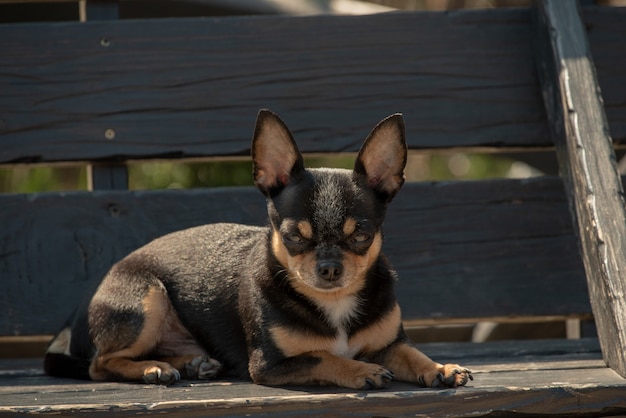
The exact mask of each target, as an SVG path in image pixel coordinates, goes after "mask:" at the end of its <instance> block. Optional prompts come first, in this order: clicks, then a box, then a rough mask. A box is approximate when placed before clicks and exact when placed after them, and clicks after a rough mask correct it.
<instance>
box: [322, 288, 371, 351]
mask: <svg viewBox="0 0 626 418" xmlns="http://www.w3.org/2000/svg"><path fill="white" fill-rule="evenodd" d="M316 303H317V305H318V306H319V308H320V309H321V310H322V312H323V313H324V316H325V317H326V320H327V321H328V324H329V325H330V326H332V327H333V328H335V329H336V330H337V337H336V338H335V341H334V342H333V345H332V349H331V352H332V353H333V354H335V355H336V356H340V357H345V358H353V357H354V356H355V355H356V354H357V353H358V352H359V351H361V348H362V347H360V346H354V345H353V346H351V345H350V343H349V341H348V333H347V325H348V322H349V321H350V319H351V318H353V317H354V316H356V315H357V314H358V313H359V308H360V307H359V300H358V299H357V297H356V296H354V295H351V296H346V297H343V298H341V299H338V300H317V301H316Z"/></svg>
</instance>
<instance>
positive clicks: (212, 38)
mask: <svg viewBox="0 0 626 418" xmlns="http://www.w3.org/2000/svg"><path fill="white" fill-rule="evenodd" d="M529 16H530V14H529V11H528V10H511V9H507V10H496V11H493V10H490V11H459V12H450V13H410V12H407V13H391V14H379V15H371V16H328V15H327V16H308V17H286V16H272V17H267V16H266V17H233V18H195V19H193V18H191V19H158V20H145V21H136V20H135V21H100V22H87V23H56V24H50V23H46V24H20V25H2V26H0V50H2V51H3V58H4V59H3V60H2V62H1V63H0V90H1V91H2V92H3V93H2V95H1V96H0V144H1V145H2V146H1V147H0V162H11V161H13V162H15V161H65V160H102V159H118V160H119V159H124V158H149V157H156V156H167V157H182V156H189V157H196V156H207V155H211V156H215V155H248V154H249V146H250V140H251V136H252V131H253V127H254V119H255V117H256V113H257V111H258V109H259V108H262V107H268V108H271V109H273V110H274V111H276V112H277V113H279V114H280V115H281V116H282V117H283V118H284V119H285V120H286V122H287V123H288V125H289V126H290V127H292V128H293V131H294V134H295V137H296V139H297V140H298V144H299V145H300V146H301V149H302V150H303V151H319V152H337V151H357V150H358V148H359V147H360V145H361V143H362V141H363V139H364V138H365V136H366V135H367V134H368V133H369V131H370V130H371V129H372V128H373V126H374V125H375V124H376V122H378V121H379V120H381V119H382V118H383V117H385V116H387V115H389V114H391V113H393V112H403V113H404V116H405V118H406V124H407V127H408V140H409V143H410V146H411V148H424V147H435V148H438V147H447V146H470V145H491V146H498V145H502V144H506V145H510V146H537V145H539V146H550V145H551V141H550V139H549V135H548V127H547V124H546V120H545V114H544V112H543V110H542V108H541V95H540V90H539V88H538V82H537V78H536V74H535V71H534V67H533V58H532V51H531V47H530V41H531V31H530V24H529ZM286 34H288V35H286ZM512 46H514V47H512ZM111 132H114V133H115V135H114V136H113V137H112V135H111Z"/></svg>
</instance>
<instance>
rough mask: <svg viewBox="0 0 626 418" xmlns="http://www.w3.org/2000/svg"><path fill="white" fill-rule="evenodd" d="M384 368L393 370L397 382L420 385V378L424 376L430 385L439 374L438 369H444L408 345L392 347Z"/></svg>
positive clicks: (402, 344)
mask: <svg viewBox="0 0 626 418" xmlns="http://www.w3.org/2000/svg"><path fill="white" fill-rule="evenodd" d="M383 366H385V367H387V368H388V369H389V370H391V371H392V372H393V373H394V374H395V376H396V379H397V380H402V381H404V382H412V383H419V380H420V376H424V380H425V382H426V384H430V382H432V379H434V378H435V376H436V374H437V373H438V369H439V368H441V367H443V366H442V365H441V364H439V363H436V362H434V361H432V360H431V359H430V358H429V357H428V356H426V354H424V353H422V352H421V351H419V350H418V349H417V348H415V347H413V346H411V345H409V344H406V343H401V344H397V345H396V346H394V347H392V348H391V350H390V352H389V353H388V354H387V356H386V358H385V361H384V362H383Z"/></svg>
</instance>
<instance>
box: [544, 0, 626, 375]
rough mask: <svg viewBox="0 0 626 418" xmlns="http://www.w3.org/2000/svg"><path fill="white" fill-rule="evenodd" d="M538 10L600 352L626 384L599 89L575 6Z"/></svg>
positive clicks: (625, 303)
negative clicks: (625, 380)
mask: <svg viewBox="0 0 626 418" xmlns="http://www.w3.org/2000/svg"><path fill="white" fill-rule="evenodd" d="M537 6H538V7H537V8H536V10H537V25H538V28H537V31H536V32H537V34H538V38H537V47H538V59H537V64H538V70H539V74H540V77H541V80H542V90H543V95H544V101H545V104H546V109H547V113H548V118H549V120H550V126H551V130H552V134H553V137H554V141H555V144H556V147H557V154H558V157H559V166H560V169H561V173H562V176H563V178H564V181H565V185H566V190H567V194H568V201H569V204H570V209H571V211H572V214H573V218H574V220H575V222H576V228H575V229H576V230H577V233H578V235H579V241H580V249H581V252H582V256H583V262H584V265H585V271H586V276H587V282H588V286H589V296H590V300H591V306H592V309H593V312H594V316H595V319H596V324H597V328H598V335H599V339H600V343H601V346H602V352H603V356H604V360H605V361H606V362H607V364H608V365H609V366H610V367H611V368H613V369H614V370H615V371H617V372H618V373H619V374H621V375H622V376H624V377H626V298H625V297H624V295H626V281H625V280H624V272H626V212H625V210H624V198H623V195H624V191H623V187H622V184H621V181H620V177H619V175H618V171H617V164H616V158H615V153H614V150H613V146H612V142H611V138H610V135H609V127H608V122H607V119H606V115H605V112H604V108H603V102H602V97H601V95H600V88H599V85H598V82H597V77H596V73H595V69H594V66H593V60H592V57H591V52H590V49H589V43H588V40H587V34H586V32H585V28H584V27H583V24H582V22H581V19H580V16H579V12H578V10H577V3H576V2H575V1H573V0H567V1H562V0H560V1H555V0H542V1H539V2H538V3H537Z"/></svg>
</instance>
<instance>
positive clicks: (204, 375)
mask: <svg viewBox="0 0 626 418" xmlns="http://www.w3.org/2000/svg"><path fill="white" fill-rule="evenodd" d="M221 369H222V365H221V364H220V362H219V361H217V360H213V359H212V358H210V357H207V356H201V357H196V358H194V359H193V360H191V361H190V362H189V363H187V364H185V373H186V375H187V377H188V378H189V379H199V380H206V379H213V378H215V377H216V376H217V374H218V373H219V371H220V370H221Z"/></svg>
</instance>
